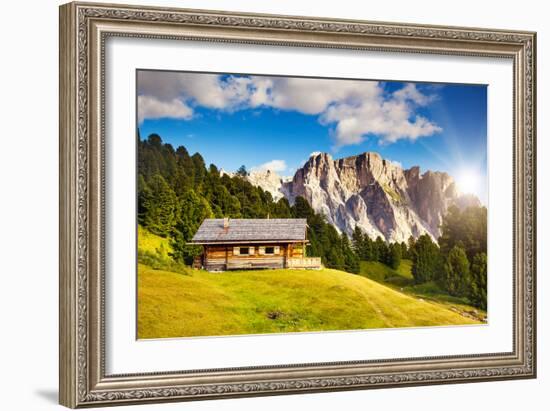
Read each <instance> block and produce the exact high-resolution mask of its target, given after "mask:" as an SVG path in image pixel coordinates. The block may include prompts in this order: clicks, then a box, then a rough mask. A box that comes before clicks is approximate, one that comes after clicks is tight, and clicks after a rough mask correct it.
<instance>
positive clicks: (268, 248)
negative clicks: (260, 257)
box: [265, 247, 275, 254]
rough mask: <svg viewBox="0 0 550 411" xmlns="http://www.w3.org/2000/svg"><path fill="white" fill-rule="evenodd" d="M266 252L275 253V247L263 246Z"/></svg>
mask: <svg viewBox="0 0 550 411" xmlns="http://www.w3.org/2000/svg"><path fill="white" fill-rule="evenodd" d="M265 253H266V254H275V247H266V248H265Z"/></svg>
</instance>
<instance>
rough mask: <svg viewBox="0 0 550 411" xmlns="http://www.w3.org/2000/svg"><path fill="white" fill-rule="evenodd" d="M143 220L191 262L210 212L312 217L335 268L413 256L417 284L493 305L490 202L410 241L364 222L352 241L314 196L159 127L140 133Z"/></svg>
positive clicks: (320, 247)
mask: <svg viewBox="0 0 550 411" xmlns="http://www.w3.org/2000/svg"><path fill="white" fill-rule="evenodd" d="M137 144H138V170H137V171H138V180H137V186H138V199H137V203H138V210H137V211H138V222H139V224H141V225H142V226H144V227H145V228H146V229H147V230H149V231H151V232H152V233H154V234H157V235H159V236H162V237H165V238H169V239H170V240H171V244H172V248H173V254H172V258H173V259H174V260H175V261H177V262H183V263H185V264H190V263H191V262H192V260H193V257H194V256H195V255H198V254H200V252H201V249H200V247H196V246H189V245H187V243H188V241H189V240H191V238H192V237H193V235H194V234H195V232H196V231H197V229H198V228H199V226H200V224H201V223H202V221H203V220H204V219H205V218H222V217H230V218H267V217H271V218H306V219H307V223H308V233H307V235H308V240H309V241H310V245H309V248H308V253H309V254H310V255H312V256H317V257H321V260H322V262H323V264H324V265H325V266H326V267H329V268H335V269H339V270H344V271H347V272H350V273H359V269H360V267H359V261H361V260H364V261H379V262H381V263H383V264H386V265H388V266H390V267H392V268H393V269H397V268H398V267H399V265H400V263H401V260H402V259H410V260H412V263H413V264H412V274H413V277H414V282H415V283H416V284H423V283H427V282H435V283H436V284H437V285H438V286H439V287H440V288H441V289H443V290H445V291H446V292H447V293H449V294H450V295H453V296H459V297H467V298H468V299H469V300H470V301H471V303H472V304H473V305H476V306H478V307H481V308H484V309H485V308H486V305H487V209H486V208H485V207H469V208H466V209H465V210H460V209H459V208H457V207H450V208H449V210H448V213H447V215H446V216H445V217H444V219H443V223H442V226H441V232H442V234H441V236H440V238H439V239H438V240H437V242H434V241H433V240H432V238H431V237H430V236H429V235H422V236H420V237H418V238H417V239H414V238H413V237H411V238H409V240H408V241H407V243H405V242H401V243H397V242H396V243H389V244H388V243H387V242H386V241H385V240H384V239H383V238H382V237H378V238H376V239H375V240H372V239H371V238H370V237H369V236H368V235H366V234H365V233H363V232H362V231H361V230H360V229H359V228H356V229H355V231H354V232H353V235H352V237H351V241H350V239H349V238H348V236H347V235H346V234H345V233H342V234H340V233H338V231H337V230H336V228H335V227H334V226H333V225H331V224H329V223H327V222H326V219H325V217H324V216H323V215H321V214H318V213H316V212H315V211H314V210H313V209H312V208H311V206H310V205H309V203H308V202H307V200H305V199H304V198H302V197H298V198H296V200H295V202H294V204H293V205H292V206H291V205H290V204H289V202H288V200H287V199H285V198H281V199H280V200H278V201H275V200H274V199H273V197H272V196H271V194H270V193H269V192H267V191H264V190H263V189H261V188H260V187H256V186H254V185H252V184H251V183H250V182H249V181H248V180H247V179H246V178H245V177H246V175H247V170H246V168H245V167H244V166H242V167H241V168H239V170H237V172H236V173H235V175H228V174H222V173H220V170H219V169H218V168H217V167H216V166H215V165H214V164H210V165H209V166H208V167H207V166H206V164H205V162H204V159H203V158H202V156H201V155H200V154H199V153H195V154H193V155H190V154H189V152H188V151H187V149H186V148H185V147H183V146H179V147H177V148H176V149H174V148H173V146H172V145H170V144H167V143H163V141H162V139H161V137H160V136H159V135H158V134H151V135H150V136H148V137H147V139H144V140H141V138H140V137H139V133H138V141H137Z"/></svg>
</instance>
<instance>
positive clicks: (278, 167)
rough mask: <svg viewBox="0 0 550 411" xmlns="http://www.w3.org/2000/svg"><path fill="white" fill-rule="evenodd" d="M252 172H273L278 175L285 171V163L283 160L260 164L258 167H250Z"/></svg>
mask: <svg viewBox="0 0 550 411" xmlns="http://www.w3.org/2000/svg"><path fill="white" fill-rule="evenodd" d="M251 170H252V171H267V170H270V171H275V172H276V173H280V172H283V171H285V170H286V162H285V161H284V160H271V161H268V162H267V163H263V164H260V165H259V166H256V167H252V169H251Z"/></svg>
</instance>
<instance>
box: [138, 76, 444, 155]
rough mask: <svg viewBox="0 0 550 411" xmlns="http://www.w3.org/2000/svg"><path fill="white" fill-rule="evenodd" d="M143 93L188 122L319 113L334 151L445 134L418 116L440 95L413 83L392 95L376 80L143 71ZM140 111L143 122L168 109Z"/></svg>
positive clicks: (140, 77)
mask: <svg viewBox="0 0 550 411" xmlns="http://www.w3.org/2000/svg"><path fill="white" fill-rule="evenodd" d="M138 92H139V94H140V97H141V96H144V97H150V99H151V100H152V101H156V102H157V105H159V104H160V103H165V106H164V108H165V110H164V111H174V112H176V113H177V114H178V115H179V117H178V118H183V119H189V118H191V115H192V107H194V106H203V107H207V108H211V109H219V110H226V111H235V110H240V109H244V108H262V107H271V108H276V109H280V110H289V111H298V112H300V113H304V114H309V115H315V116H318V120H319V122H320V123H321V124H323V125H326V126H328V127H330V132H331V136H332V138H333V140H334V144H335V148H339V147H342V146H346V145H351V144H359V143H361V142H363V141H364V139H365V138H367V137H368V136H369V135H374V136H377V138H379V141H380V143H381V144H388V143H393V142H396V141H398V140H401V139H409V140H411V141H414V140H416V139H418V138H420V137H426V136H431V135H433V134H436V133H438V132H441V131H442V129H441V127H439V126H438V125H437V124H435V123H434V122H433V121H431V120H429V119H427V118H426V117H423V116H421V115H418V114H417V113H416V108H417V107H418V106H426V105H428V104H430V103H431V102H433V101H434V99H435V98H436V96H435V95H428V94H424V93H422V92H421V91H420V90H419V89H418V88H417V87H416V85H414V84H412V83H407V84H405V86H403V87H402V88H401V89H399V90H396V91H394V92H393V93H388V92H386V91H385V90H384V88H383V87H382V85H381V84H380V83H379V82H376V81H357V80H347V81H342V80H331V79H325V80H319V79H311V78H285V77H263V76H262V77H259V76H245V77H242V76H220V75H215V74H196V73H173V72H170V73H165V72H158V71H144V72H139V74H138ZM144 101H148V100H144ZM178 102H179V104H178ZM138 105H141V101H138ZM139 111H140V112H142V111H143V115H142V116H140V119H143V118H151V117H150V115H151V114H155V113H156V112H157V111H163V110H160V108H155V109H154V110H153V109H151V108H148V110H141V107H140V108H139ZM187 111H190V112H191V113H190V114H185V113H186V112H187ZM157 118H158V115H157Z"/></svg>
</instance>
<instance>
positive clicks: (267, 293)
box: [138, 264, 478, 338]
mask: <svg viewBox="0 0 550 411" xmlns="http://www.w3.org/2000/svg"><path fill="white" fill-rule="evenodd" d="M138 301H139V304H138V334H139V335H138V336H139V338H162V337H190V336H208V335H237V334H261V333H284V332H293V331H320V330H325V331H326V330H350V329H369V328H387V327H415V326H440V325H461V324H476V323H478V322H477V321H475V320H473V319H469V318H466V317H464V316H462V315H460V314H458V313H456V312H453V311H451V310H450V309H448V308H446V307H445V306H443V305H441V304H438V303H435V302H428V301H424V300H422V299H419V298H415V297H412V296H409V295H406V294H403V293H401V292H399V291H397V290H395V289H392V288H390V287H387V286H384V285H382V284H379V283H377V282H376V281H373V280H370V279H368V278H365V277H362V276H358V275H353V274H348V273H345V272H343V271H338V270H332V269H324V270H320V271H306V270H265V271H233V272H224V273H216V274H215V273H208V272H205V271H198V270H192V269H185V270H183V271H180V272H179V273H175V272H170V271H163V270H155V269H152V268H151V267H150V266H146V265H143V264H140V265H139V268H138Z"/></svg>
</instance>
